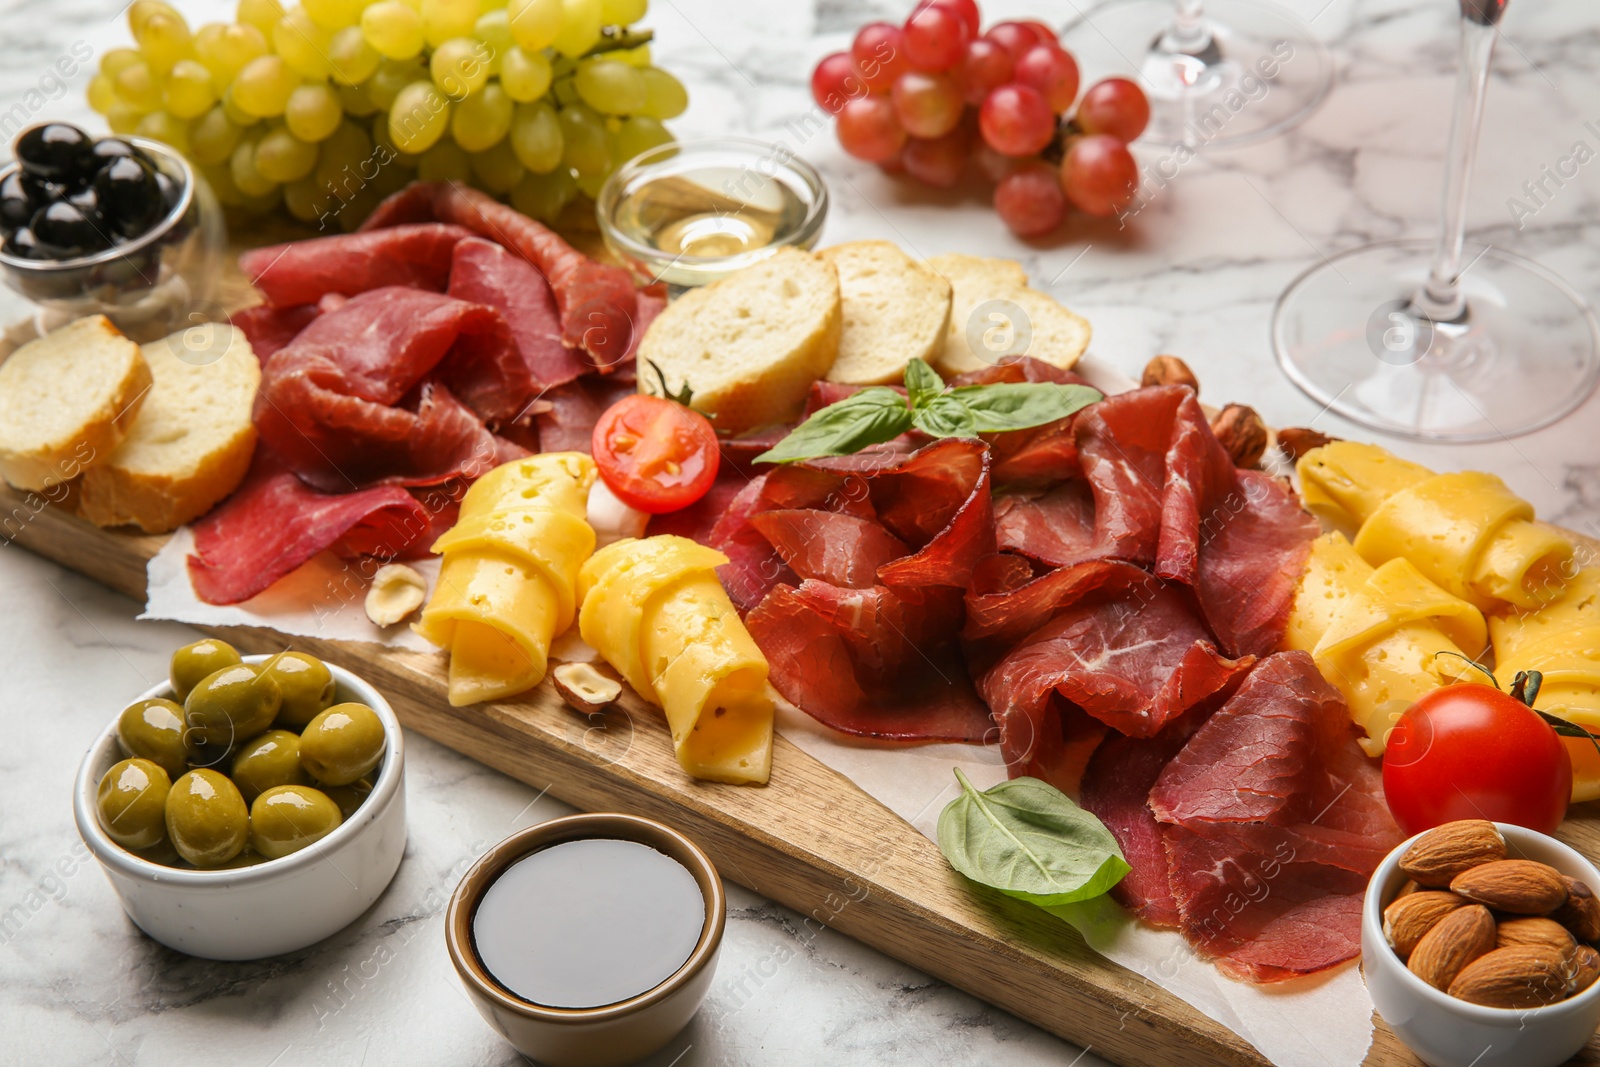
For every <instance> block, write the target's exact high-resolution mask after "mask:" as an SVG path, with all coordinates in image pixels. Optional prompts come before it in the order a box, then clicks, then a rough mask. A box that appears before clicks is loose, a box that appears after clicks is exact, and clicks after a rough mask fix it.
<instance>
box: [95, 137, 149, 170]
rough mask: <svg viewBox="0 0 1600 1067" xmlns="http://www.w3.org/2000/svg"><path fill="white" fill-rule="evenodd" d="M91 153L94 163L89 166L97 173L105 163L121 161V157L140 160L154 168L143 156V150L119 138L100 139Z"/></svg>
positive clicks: (147, 157)
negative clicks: (115, 160) (114, 160)
mask: <svg viewBox="0 0 1600 1067" xmlns="http://www.w3.org/2000/svg"><path fill="white" fill-rule="evenodd" d="M93 153H94V162H93V163H92V164H90V166H91V167H92V168H93V169H94V170H95V171H99V169H100V168H101V167H103V166H105V165H106V164H107V163H110V162H111V161H112V160H113V159H121V158H122V157H123V156H132V157H133V158H135V159H142V160H144V161H145V162H146V163H149V164H150V165H151V166H155V163H154V162H153V161H152V160H151V159H150V157H149V156H148V155H146V154H145V151H144V149H142V148H140V147H138V146H137V145H134V144H130V143H129V142H127V141H124V140H123V139H122V138H120V137H102V138H100V139H99V140H98V141H96V142H95V143H94V149H93Z"/></svg>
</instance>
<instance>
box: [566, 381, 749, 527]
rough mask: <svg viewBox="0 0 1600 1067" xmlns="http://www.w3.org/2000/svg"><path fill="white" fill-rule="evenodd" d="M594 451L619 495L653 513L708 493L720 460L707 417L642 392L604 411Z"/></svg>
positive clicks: (681, 505)
mask: <svg viewBox="0 0 1600 1067" xmlns="http://www.w3.org/2000/svg"><path fill="white" fill-rule="evenodd" d="M590 451H591V452H592V453H593V454H594V462H595V466H596V467H597V468H598V469H599V471H600V477H601V478H602V479H603V480H604V481H605V483H606V485H607V486H608V487H609V488H610V490H611V491H612V492H613V493H615V494H616V496H617V499H618V500H620V501H622V502H623V503H624V504H626V505H628V506H629V507H631V508H638V509H639V510H640V511H647V512H649V513H650V514H652V515H662V514H665V513H666V512H669V511H677V510H678V509H680V508H686V507H688V506H689V505H690V504H693V503H694V502H695V501H696V500H699V499H700V498H701V497H703V496H705V495H706V492H707V491H708V490H709V489H710V488H711V483H712V482H714V481H716V480H717V465H718V464H719V463H721V461H722V453H721V451H720V450H719V449H718V447H717V434H716V431H715V430H713V429H712V428H711V423H710V421H709V420H707V418H706V417H705V416H704V415H702V414H700V413H699V412H698V411H695V410H693V409H692V408H689V407H686V406H684V405H683V404H680V403H678V402H677V401H676V400H667V399H665V398H663V397H659V396H646V395H644V394H643V393H640V394H638V395H635V396H627V397H623V398H622V399H621V400H619V401H617V402H616V403H615V404H612V405H611V406H610V407H609V408H607V409H606V411H605V414H603V415H601V416H600V421H599V422H597V423H595V427H594V438H593V440H592V441H591V442H590Z"/></svg>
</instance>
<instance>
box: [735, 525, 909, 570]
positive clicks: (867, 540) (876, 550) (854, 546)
mask: <svg viewBox="0 0 1600 1067" xmlns="http://www.w3.org/2000/svg"><path fill="white" fill-rule="evenodd" d="M750 521H751V524H752V525H754V526H755V528H756V530H757V531H758V532H759V533H760V534H761V536H762V537H765V538H766V539H767V541H768V542H769V543H770V544H771V545H772V547H773V549H774V550H776V551H777V553H778V555H779V557H781V558H782V559H783V561H784V562H785V563H786V564H788V565H789V568H790V569H791V570H793V571H794V572H795V573H796V574H798V575H799V576H800V577H801V578H815V579H817V580H819V581H823V582H828V583H830V584H832V585H839V586H845V587H847V588H850V589H870V588H871V587H872V586H873V585H874V584H875V582H876V580H877V575H878V569H879V568H880V567H882V566H884V565H885V564H887V563H889V562H890V561H891V560H894V559H897V558H899V557H901V556H905V555H907V554H908V553H909V551H910V550H909V549H908V548H907V547H906V543H905V542H904V541H902V540H900V539H899V538H898V537H896V536H895V535H894V534H892V533H890V532H889V531H888V530H886V529H884V528H883V527H882V526H881V525H880V524H878V523H876V522H873V521H871V520H869V519H862V518H858V517H856V516H854V515H844V514H840V513H838V512H831V511H816V510H813V509H810V508H785V509H782V510H778V511H764V512H762V513H761V514H759V515H755V516H752V517H751V520H750Z"/></svg>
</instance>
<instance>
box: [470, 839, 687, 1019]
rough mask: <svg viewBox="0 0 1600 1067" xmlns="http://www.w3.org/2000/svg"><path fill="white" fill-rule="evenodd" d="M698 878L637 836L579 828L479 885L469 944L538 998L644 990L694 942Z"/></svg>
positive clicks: (559, 1001) (666, 974) (601, 1002)
mask: <svg viewBox="0 0 1600 1067" xmlns="http://www.w3.org/2000/svg"><path fill="white" fill-rule="evenodd" d="M705 917H706V904H705V898H704V897H703V896H702V895H701V893H700V887H699V885H698V884H697V883H696V882H695V879H694V875H692V874H690V873H689V871H688V869H687V868H685V867H684V866H683V865H682V864H681V863H679V862H678V861H677V860H675V859H673V858H672V857H670V856H666V855H664V854H662V853H660V852H658V851H656V850H655V849H653V848H651V847H650V846H649V845H646V844H642V843H641V842H638V841H619V840H608V839H603V838H587V839H579V840H573V841H563V842H560V843H558V844H555V845H551V846H550V847H548V848H544V849H541V850H539V851H538V852H534V853H531V854H529V855H527V856H525V857H523V858H522V859H520V860H517V861H516V862H515V863H513V864H512V865H511V866H509V867H507V868H506V870H505V871H504V872H503V873H501V875H500V876H499V877H498V878H496V879H495V880H494V882H493V883H492V884H491V885H490V886H489V888H488V889H486V890H485V891H484V894H483V899H482V900H481V901H480V902H479V903H478V908H477V911H476V913H475V914H474V915H473V918H472V940H473V948H474V950H475V951H476V952H477V954H478V958H479V959H480V960H481V961H482V962H483V966H484V967H485V968H486V969H487V970H488V971H489V973H490V974H491V975H493V976H494V978H495V980H496V981H497V982H499V983H500V984H501V985H502V986H504V987H505V988H506V989H507V990H509V991H510V992H511V993H513V994H515V995H516V996H518V997H521V998H522V999H523V1000H526V1001H529V1002H530V1003H533V1004H538V1005H542V1006H544V1007H547V1008H598V1007H602V1006H605V1005H608V1004H619V1003H621V1002H622V1001H625V1000H629V999H631V998H633V997H636V996H639V995H640V994H642V993H648V992H649V991H650V990H652V989H654V988H656V987H657V986H659V985H660V984H661V983H662V982H665V981H666V980H667V979H668V978H670V977H672V975H673V974H674V973H675V972H676V971H677V970H678V969H679V968H680V967H682V966H683V965H684V963H685V962H686V961H687V960H688V959H689V956H690V954H691V953H693V952H694V948H695V945H696V944H697V943H698V942H699V940H700V935H701V933H702V931H703V930H704V929H705Z"/></svg>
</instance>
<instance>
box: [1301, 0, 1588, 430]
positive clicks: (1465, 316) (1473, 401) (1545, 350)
mask: <svg viewBox="0 0 1600 1067" xmlns="http://www.w3.org/2000/svg"><path fill="white" fill-rule="evenodd" d="M1460 7H1461V17H1460V31H1461V45H1460V67H1459V70H1458V73H1457V78H1456V98H1455V110H1454V115H1453V118H1452V120H1451V124H1450V136H1449V141H1448V145H1447V148H1446V160H1447V163H1446V171H1445V181H1444V196H1443V207H1442V212H1441V215H1442V217H1441V220H1440V226H1439V235H1438V237H1437V239H1435V240H1421V241H1417V240H1409V241H1385V242H1380V243H1378V244H1371V245H1365V246H1363V247H1360V248H1356V249H1353V250H1351V251H1349V252H1344V253H1341V254H1339V255H1336V256H1333V257H1331V258H1327V259H1325V260H1324V261H1323V262H1321V263H1319V264H1318V265H1316V266H1315V267H1313V268H1311V269H1310V270H1307V271H1306V272H1305V273H1304V274H1302V275H1301V276H1300V277H1299V278H1297V279H1296V280H1295V281H1294V282H1293V283H1291V284H1290V286H1289V288H1288V289H1287V290H1285V291H1284V293H1283V295H1282V296H1281V297H1279V298H1278V305H1277V308H1276V309H1275V311H1274V312H1273V320H1272V343H1273V348H1274V350H1275V352H1276V354H1277V358H1278V363H1279V364H1280V365H1281V366H1282V367H1283V369H1284V371H1285V373H1287V374H1288V376H1289V377H1290V378H1291V379H1292V380H1293V381H1294V382H1295V384H1296V385H1298V386H1299V387H1300V388H1301V389H1303V390H1304V391H1305V392H1306V393H1307V394H1309V395H1310V396H1311V397H1312V398H1313V399H1314V400H1316V401H1318V402H1319V403H1321V404H1323V405H1325V407H1326V409H1327V410H1330V411H1333V412H1336V413H1337V414H1339V415H1342V416H1344V417H1345V418H1347V419H1350V420H1351V421H1353V422H1357V423H1360V424H1361V425H1363V426H1367V427H1370V428H1372V429H1375V430H1382V431H1385V432H1387V433H1392V434H1396V435H1400V436H1406V437H1418V438H1430V439H1435V440H1449V441H1486V440H1499V439H1503V438H1507V437H1513V436H1515V435H1517V434H1521V433H1527V432H1529V431H1531V430H1536V429H1539V428H1540V427H1543V426H1548V425H1549V424H1550V423H1552V422H1554V421H1556V420H1557V419H1559V418H1561V417H1562V416H1563V415H1565V414H1567V413H1568V412H1570V411H1572V410H1573V409H1574V408H1576V407H1577V406H1578V405H1579V404H1581V403H1583V401H1584V400H1585V399H1586V398H1587V397H1588V396H1589V394H1590V393H1591V392H1593V390H1594V387H1595V383H1596V380H1597V379H1600V327H1597V324H1596V321H1595V315H1594V312H1593V310H1592V309H1591V308H1590V307H1589V306H1588V304H1587V303H1586V302H1585V301H1584V299H1583V297H1581V296H1580V295H1579V294H1578V293H1577V292H1575V291H1574V290H1573V289H1572V287H1571V286H1569V285H1568V284H1567V283H1566V282H1564V281H1562V280H1561V278H1559V277H1557V276H1556V275H1555V274H1553V273H1551V272H1550V271H1549V270H1546V269H1545V268H1544V267H1542V266H1540V265H1539V264H1537V263H1534V262H1532V261H1531V260H1528V259H1524V258H1523V257H1521V256H1518V255H1514V254H1512V253H1510V252H1506V251H1503V250H1501V249H1498V248H1495V247H1493V246H1478V247H1469V246H1468V243H1467V241H1466V223H1467V189H1468V185H1469V182H1470V180H1471V176H1472V162H1473V158H1474V156H1475V155H1476V153H1477V149H1478V137H1479V134H1480V132H1481V130H1482V127H1483V102H1484V95H1485V92H1486V90H1487V88H1488V81H1489V63H1490V60H1491V58H1492V57H1493V54H1494V45H1495V39H1496V37H1497V36H1498V34H1499V23H1500V20H1501V18H1502V16H1503V15H1504V14H1505V9H1506V0H1460Z"/></svg>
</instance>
